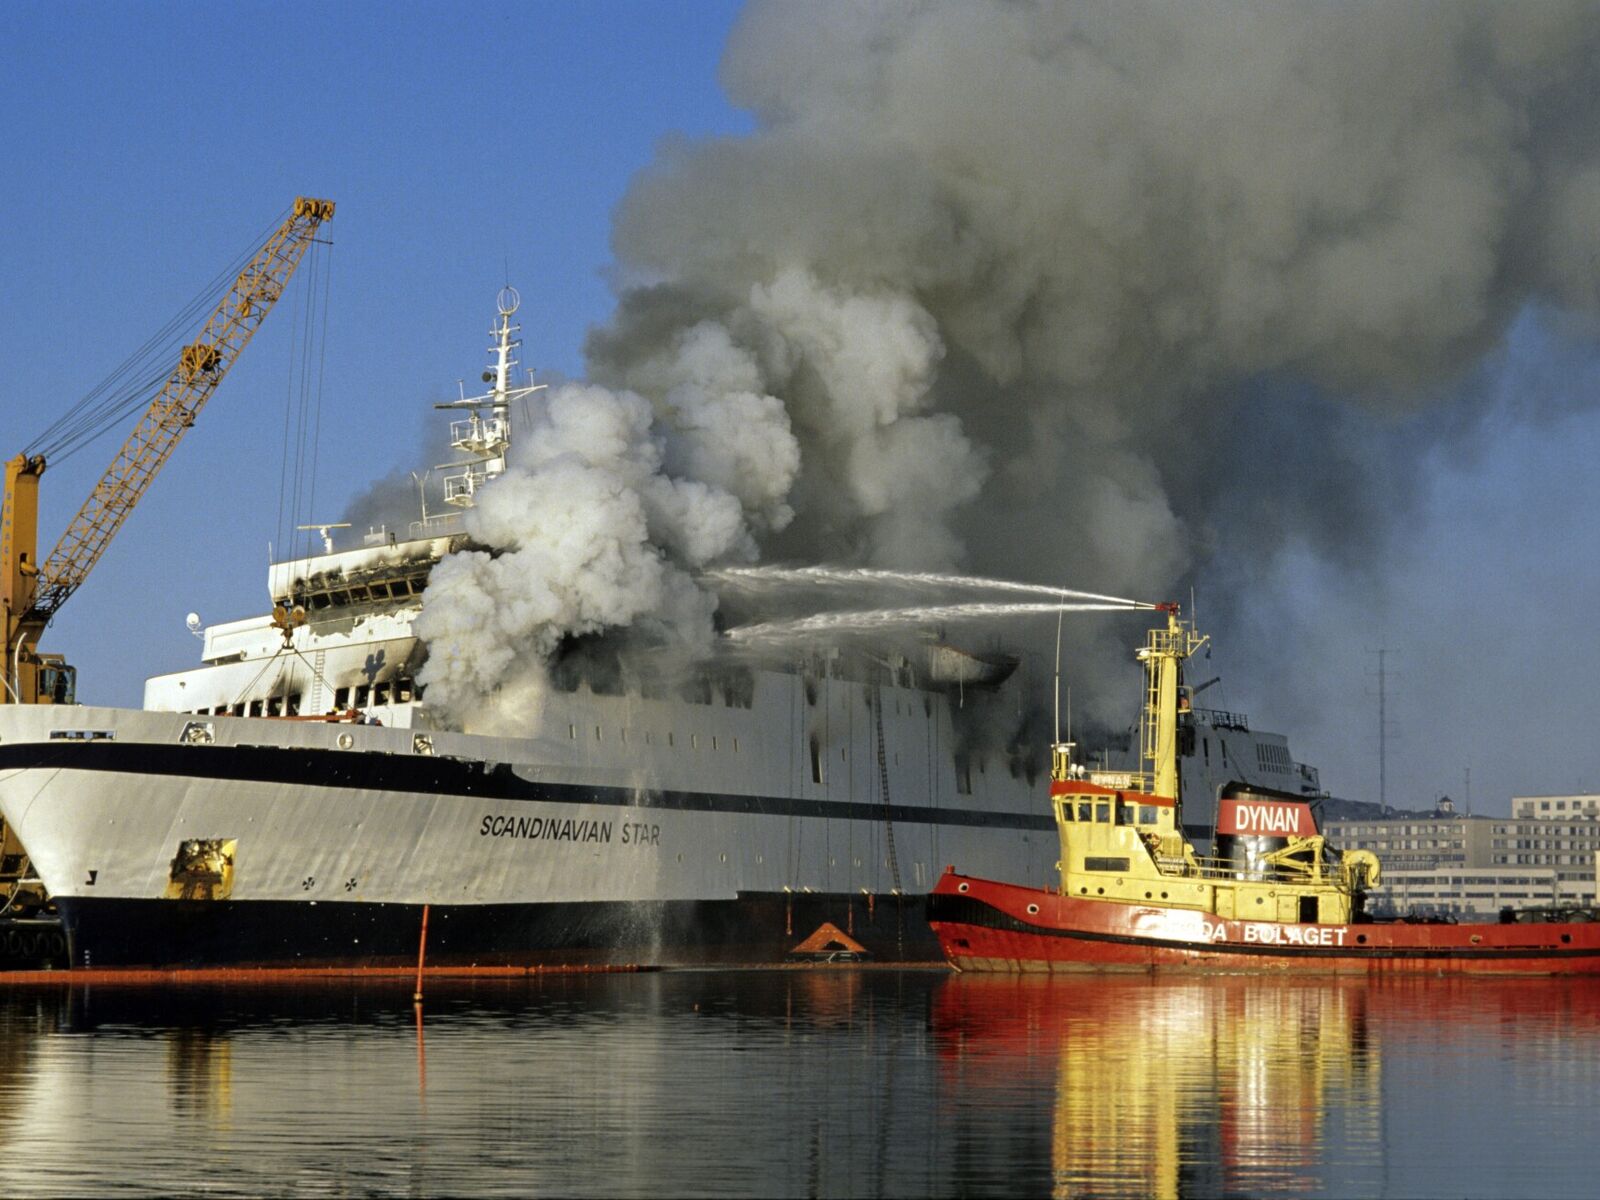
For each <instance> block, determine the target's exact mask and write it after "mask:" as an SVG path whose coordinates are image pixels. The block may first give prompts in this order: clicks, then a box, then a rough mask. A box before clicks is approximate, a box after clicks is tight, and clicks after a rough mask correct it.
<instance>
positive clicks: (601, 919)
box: [58, 892, 944, 967]
mask: <svg viewBox="0 0 1600 1200" xmlns="http://www.w3.org/2000/svg"><path fill="white" fill-rule="evenodd" d="M58 904H59V906H60V908H61V914H62V920H63V928H64V931H65V933H66V935H67V939H68V942H69V944H70V947H71V965H72V966H74V967H216V966H361V965H365V966H414V965H415V963H416V961H417V950H418V937H419V932H420V928H421V923H422V906H421V905H417V904H380V903H362V902H359V901H355V902H342V901H334V902H326V901H324V902H319V903H316V904H311V903H308V902H306V901H304V900H247V901H234V900H218V901H210V900H107V899H95V898H87V897H82V896H67V897H62V898H61V899H60V900H59V901H58ZM824 921H828V922H832V923H833V924H835V925H837V926H838V927H839V928H840V929H844V930H848V931H849V933H850V935H851V936H852V937H854V939H855V940H856V941H858V942H860V943H861V944H862V945H864V946H865V947H866V948H867V950H868V952H869V953H870V954H871V955H872V956H873V957H874V958H876V959H877V960H878V961H880V962H896V961H905V962H924V963H941V962H943V961H944V953H943V951H942V950H941V949H940V948H939V943H938V941H937V939H935V938H934V936H933V932H932V930H930V929H929V928H928V923H927V919H926V916H925V914H924V909H923V898H922V897H920V896H883V895H877V896H873V897H871V898H870V899H869V897H866V896H863V895H861V894H859V893H848V892H845V893H815V892H813V893H771V892H741V893H739V894H738V897H737V898H736V899H733V900H659V901H616V900H601V901H589V902H566V903H533V904H487V905H470V904H434V905H431V906H430V913H429V918H428V943H427V961H428V962H429V963H430V964H433V965H435V966H447V965H458V966H466V965H473V964H476V965H479V966H486V965H488V966H493V965H527V964H541V963H548V964H560V963H611V964H636V965H645V966H672V965H680V964H681V965H695V964H730V963H738V964H763V963H779V962H782V961H783V960H784V958H785V957H786V956H787V955H788V954H789V952H790V951H792V950H793V949H794V947H795V946H796V945H797V944H798V943H800V942H801V941H802V940H804V939H805V938H806V937H808V936H809V935H810V934H811V933H812V932H813V931H814V930H816V929H817V928H818V927H819V926H820V925H821V924H822V923H823V922H824Z"/></svg>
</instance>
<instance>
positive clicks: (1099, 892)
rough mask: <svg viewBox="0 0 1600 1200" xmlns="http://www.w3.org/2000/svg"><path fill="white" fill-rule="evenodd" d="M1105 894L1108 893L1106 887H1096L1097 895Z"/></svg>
mask: <svg viewBox="0 0 1600 1200" xmlns="http://www.w3.org/2000/svg"><path fill="white" fill-rule="evenodd" d="M1105 894H1106V890H1105V888H1095V895H1097V896H1104V895H1105Z"/></svg>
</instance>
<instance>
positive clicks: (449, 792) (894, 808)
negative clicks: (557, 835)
mask: <svg viewBox="0 0 1600 1200" xmlns="http://www.w3.org/2000/svg"><path fill="white" fill-rule="evenodd" d="M17 770H71V771H115V772H123V773H126V774H130V775H159V776H167V777H175V778H183V779H216V780H227V781H233V780H247V781H249V782H252V783H276V784H285V785H289V786H294V787H304V786H307V785H313V786H316V787H326V788H348V789H351V790H358V791H379V792H411V793H420V794H423V795H438V796H458V797H473V798H476V799H481V800H494V801H540V802H544V803H556V804H604V805H610V806H613V807H619V808H656V809H675V810H678V811H681V812H716V813H752V814H758V815H761V816H774V817H819V818H825V819H828V820H855V821H882V820H883V819H884V817H885V815H887V816H888V818H889V819H890V820H892V821H897V822H901V823H904V824H911V825H958V826H969V827H980V828H986V829H1021V830H1030V831H1038V832H1051V833H1053V832H1054V831H1055V827H1056V826H1055V818H1054V817H1053V816H1051V815H1050V814H1048V813H1017V812H983V811H981V810H977V809H970V808H936V807H933V806H931V805H920V804H891V805H889V806H888V808H887V809H885V807H884V805H882V804H874V803H865V802H863V803H854V802H851V801H846V800H809V799H805V798H802V797H796V796H750V795H739V794H735V793H726V792H677V791H659V790H651V791H646V790H641V789H635V788H621V787H595V786H592V785H588V784H572V783H546V782H539V781H536V780H529V779H524V778H523V777H522V776H520V775H518V774H517V773H516V771H515V770H513V769H512V766H511V764H510V763H491V762H482V761H478V760H474V759H459V758H448V757H429V756H426V755H420V754H419V755H408V754H372V753H361V752H357V751H350V750H320V749H315V748H308V747H303V746H293V747H278V746H184V745H170V746H169V745H162V744H158V743H152V742H114V741H103V742H50V743H39V742H32V743H20V744H15V745H6V746H0V771H17Z"/></svg>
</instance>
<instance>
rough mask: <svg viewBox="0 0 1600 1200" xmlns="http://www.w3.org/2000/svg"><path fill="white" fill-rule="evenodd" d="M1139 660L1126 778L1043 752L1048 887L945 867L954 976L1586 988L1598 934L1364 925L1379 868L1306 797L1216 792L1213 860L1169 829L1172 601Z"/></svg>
mask: <svg viewBox="0 0 1600 1200" xmlns="http://www.w3.org/2000/svg"><path fill="white" fill-rule="evenodd" d="M1160 608H1161V609H1162V611H1164V612H1165V613H1166V624H1165V626H1164V627H1159V628H1156V629H1152V630H1150V632H1149V636H1148V639H1147V641H1146V644H1145V646H1144V647H1143V648H1142V649H1141V650H1140V651H1139V653H1138V657H1139V659H1140V660H1141V662H1142V663H1143V665H1144V671H1145V684H1146V686H1145V704H1144V711H1143V716H1142V719H1141V721H1140V763H1139V766H1140V768H1141V770H1139V771H1137V772H1101V771H1089V770H1086V769H1085V768H1084V767H1082V766H1080V765H1078V764H1076V763H1074V762H1073V761H1072V749H1073V747H1072V744H1071V743H1068V742H1058V743H1056V744H1055V746H1054V747H1053V748H1052V751H1051V770H1050V799H1051V804H1052V807H1053V808H1054V811H1055V820H1056V826H1057V828H1058V830H1059V832H1060V839H1061V859H1060V862H1059V863H1057V868H1058V869H1059V871H1060V875H1061V884H1060V887H1059V888H1043V889H1041V888H1035V887H1024V886H1018V885H1015V884H1010V883H1002V882H998V881H995V880H990V879H981V878H977V877H973V876H967V875H961V874H958V873H957V872H956V870H955V868H954V867H948V868H946V870H945V873H944V875H943V876H941V877H940V879H939V881H938V883H937V884H936V886H935V887H934V889H933V893H932V895H931V897H930V899H929V908H928V916H929V921H930V924H931V925H932V927H933V930H934V933H935V934H936V935H937V936H938V938H939V941H940V943H941V945H942V946H943V947H944V951H945V955H946V957H947V958H948V959H949V960H950V962H951V964H952V965H953V966H954V967H956V968H957V969H958V970H961V971H994V972H1062V971H1084V970H1090V971H1093V970H1136V971H1148V970H1158V969H1160V970H1168V969H1177V970H1189V971H1214V972H1239V971H1248V972H1279V971H1281V972H1292V973H1324V974H1326V973H1337V974H1350V973H1371V974H1394V973H1425V974H1440V975H1454V974H1473V975H1575V974H1585V975H1587V974H1600V924H1596V923H1574V922H1551V921H1538V920H1529V919H1523V918H1528V917H1533V916H1535V914H1516V913H1510V914H1502V916H1501V919H1500V922H1499V923H1497V924H1496V923H1487V922H1485V923H1476V924H1469V923H1461V924H1445V923H1434V922H1412V921H1407V920H1404V919H1392V920H1377V919H1374V918H1373V917H1371V916H1369V915H1368V914H1367V912H1366V907H1365V900H1366V896H1367V893H1368V891H1369V890H1370V889H1372V888H1373V887H1376V886H1377V884H1378V882H1379V879H1380V872H1381V867H1380V864H1379V862H1378V859H1377V857H1376V856H1375V855H1373V854H1372V853H1371V852H1370V851H1367V850H1346V851H1344V852H1342V853H1341V852H1339V851H1338V850H1336V849H1334V848H1333V847H1331V846H1329V845H1328V844H1327V842H1326V840H1325V839H1324V838H1323V836H1322V834H1321V833H1320V832H1318V829H1317V822H1316V813H1315V811H1314V809H1313V807H1312V805H1311V804H1309V803H1307V802H1305V801H1304V799H1303V798H1301V797H1299V796H1296V795H1294V794H1292V793H1287V792H1274V791H1271V790H1268V789H1265V788H1259V787H1245V786H1232V787H1226V788H1224V789H1222V790H1221V792H1220V794H1219V796H1218V803H1217V813H1216V821H1215V834H1216V836H1215V838H1214V840H1213V847H1212V849H1213V853H1212V855H1209V856H1204V857H1202V856H1201V855H1198V854H1196V852H1195V847H1194V845H1193V844H1192V843H1191V842H1190V841H1189V840H1188V839H1187V837H1186V836H1185V835H1184V832H1183V819H1182V811H1181V808H1182V806H1181V801H1180V799H1179V797H1180V796H1181V794H1182V793H1181V789H1180V786H1179V777H1178V771H1179V766H1178V762H1179V760H1178V754H1177V742H1178V739H1177V732H1178V717H1179V713H1180V710H1181V709H1182V708H1183V707H1185V705H1186V704H1187V702H1188V694H1187V692H1186V690H1185V688H1184V686H1183V683H1182V668H1183V664H1184V662H1185V660H1187V659H1188V658H1189V657H1190V656H1191V655H1193V654H1194V653H1195V652H1196V651H1197V650H1199V649H1200V648H1201V647H1202V646H1204V645H1205V643H1206V641H1207V640H1208V639H1207V638H1205V637H1202V636H1200V635H1199V634H1198V633H1197V631H1196V630H1195V629H1194V627H1193V625H1192V623H1185V622H1184V621H1183V619H1182V616H1181V613H1180V611H1179V608H1178V606H1177V605H1176V604H1166V605H1161V606H1160Z"/></svg>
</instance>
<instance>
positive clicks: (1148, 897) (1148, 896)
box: [1144, 892, 1150, 900]
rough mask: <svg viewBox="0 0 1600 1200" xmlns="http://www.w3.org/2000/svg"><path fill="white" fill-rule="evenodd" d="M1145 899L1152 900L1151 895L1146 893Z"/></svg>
mask: <svg viewBox="0 0 1600 1200" xmlns="http://www.w3.org/2000/svg"><path fill="white" fill-rule="evenodd" d="M1144 898H1145V899H1146V900H1148V899H1150V893H1149V892H1146V893H1145V894H1144Z"/></svg>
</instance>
